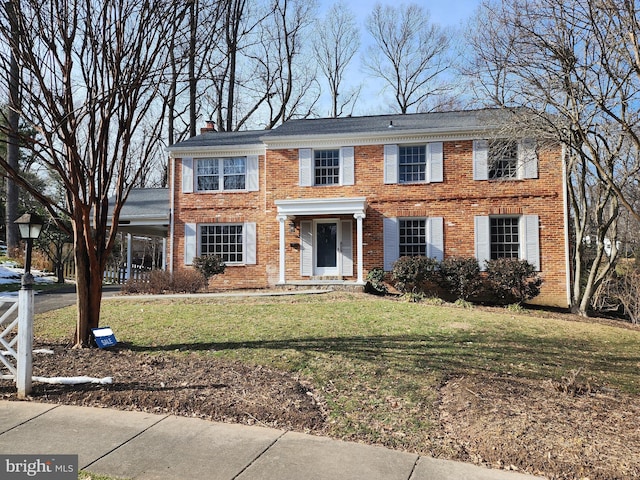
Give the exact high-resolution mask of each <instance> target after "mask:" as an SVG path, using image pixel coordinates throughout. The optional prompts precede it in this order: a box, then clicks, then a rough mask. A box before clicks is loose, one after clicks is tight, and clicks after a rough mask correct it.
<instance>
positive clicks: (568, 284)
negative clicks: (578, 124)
mask: <svg viewBox="0 0 640 480" xmlns="http://www.w3.org/2000/svg"><path fill="white" fill-rule="evenodd" d="M562 206H563V210H564V211H563V214H564V257H565V281H566V289H567V290H566V294H567V306H568V307H569V308H571V307H572V305H571V255H570V250H569V192H568V190H567V149H566V145H565V144H564V143H563V144H562Z"/></svg>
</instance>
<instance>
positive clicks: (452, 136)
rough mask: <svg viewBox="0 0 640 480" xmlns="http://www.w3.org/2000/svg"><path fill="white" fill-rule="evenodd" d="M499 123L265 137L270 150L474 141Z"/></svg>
mask: <svg viewBox="0 0 640 480" xmlns="http://www.w3.org/2000/svg"><path fill="white" fill-rule="evenodd" d="M497 128H498V127H496V126H487V127H483V128H478V129H473V130H470V129H458V130H455V129H451V128H442V129H429V131H428V132H425V131H424V130H402V131H395V132H394V131H393V129H390V131H389V132H388V133H387V132H385V133H384V134H381V133H379V132H375V133H369V134H359V135H354V134H337V135H336V134H333V135H330V134H319V135H287V136H281V137H277V136H268V137H263V138H262V140H263V141H264V142H265V145H266V148H267V149H268V150H276V149H283V148H301V147H310V146H316V147H325V146H327V147H328V146H334V147H340V146H345V145H349V146H351V145H354V146H355V145H384V144H390V143H419V142H425V143H426V142H437V141H455V140H474V139H477V138H481V137H482V136H487V134H489V133H491V132H495V131H497Z"/></svg>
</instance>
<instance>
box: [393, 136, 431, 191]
mask: <svg viewBox="0 0 640 480" xmlns="http://www.w3.org/2000/svg"><path fill="white" fill-rule="evenodd" d="M398 168H399V171H398V174H399V181H400V183H412V182H424V181H425V178H426V176H425V172H426V169H427V147H426V145H414V146H408V147H404V146H400V147H398Z"/></svg>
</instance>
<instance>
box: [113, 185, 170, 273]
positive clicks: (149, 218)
mask: <svg viewBox="0 0 640 480" xmlns="http://www.w3.org/2000/svg"><path fill="white" fill-rule="evenodd" d="M110 203H111V204H113V199H112V201H111V202H110ZM111 208H113V207H111ZM170 212H171V210H170V207H169V189H168V188H135V189H133V190H131V192H130V193H129V196H128V197H127V200H126V202H125V203H124V205H123V207H122V210H121V211H120V218H119V220H118V231H119V232H122V233H124V234H126V237H127V265H126V278H131V263H132V255H133V249H132V244H133V236H134V235H136V236H144V237H159V238H162V259H163V261H162V265H163V269H165V268H166V265H167V238H168V235H169V223H170V218H171V213H170ZM109 216H110V218H111V212H110V215H109Z"/></svg>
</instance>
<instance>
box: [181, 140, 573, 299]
mask: <svg viewBox="0 0 640 480" xmlns="http://www.w3.org/2000/svg"><path fill="white" fill-rule="evenodd" d="M314 147H315V145H313V144H309V145H308V148H314ZM173 156H174V157H175V158H174V159H173V168H172V171H173V175H172V180H173V181H172V187H171V188H172V195H173V203H172V206H173V231H174V234H173V238H172V239H170V252H171V259H170V263H171V264H172V268H173V269H179V268H185V236H184V232H185V224H189V223H191V224H202V223H206V224H211V223H244V222H255V225H256V239H255V240H256V252H255V253H256V257H255V264H251V265H238V266H228V267H227V269H226V271H225V273H224V275H221V276H220V277H218V278H216V279H215V283H216V287H218V288H228V289H235V288H264V287H271V286H274V285H276V284H277V283H278V281H279V278H280V275H281V272H280V268H279V258H280V257H279V255H280V246H281V245H284V247H285V265H286V271H285V272H284V276H285V277H286V281H295V280H303V279H305V278H306V279H309V277H303V276H301V253H300V243H301V238H300V226H301V222H304V221H305V220H312V219H316V220H317V219H318V216H316V215H314V216H309V217H304V216H296V217H295V219H287V221H286V222H285V229H284V230H285V238H284V242H281V239H280V222H279V221H278V219H277V215H278V207H277V205H276V202H277V201H279V200H287V199H301V200H302V199H321V198H353V197H364V198H365V199H366V206H367V208H366V218H364V220H363V222H362V228H363V235H362V258H363V265H362V269H363V271H364V277H365V278H366V274H367V272H368V271H369V270H370V269H372V268H374V267H382V266H383V263H384V238H383V219H384V218H388V217H393V218H401V217H441V218H442V219H443V229H444V232H443V239H444V256H445V257H472V256H474V254H475V240H474V238H475V233H476V232H475V231H474V228H475V226H474V217H476V216H491V215H514V216H523V215H537V216H538V218H539V259H540V273H541V276H542V277H543V279H544V284H543V286H542V293H541V295H540V297H538V299H537V300H536V301H537V302H538V303H543V304H547V305H557V306H565V307H566V306H567V271H566V263H567V260H566V258H567V257H566V242H565V221H566V219H565V201H564V195H563V191H564V187H563V169H562V158H561V149H560V147H539V148H538V175H537V178H530V179H524V180H493V181H492V180H474V179H473V141H472V140H471V139H464V140H452V141H449V140H445V141H444V142H443V169H442V174H443V181H442V182H436V183H411V184H385V183H384V145H383V144H382V143H380V144H369V145H357V144H356V145H355V146H354V169H353V172H354V180H355V181H354V182H353V183H354V184H353V185H344V186H337V185H331V186H310V187H309V186H307V187H302V186H300V185H299V149H298V148H290V149H271V148H269V146H268V144H267V146H265V150H264V153H263V154H262V155H260V156H259V159H258V165H259V168H258V172H259V175H258V185H259V189H258V191H247V192H237V191H234V192H217V193H210V192H208V193H198V192H196V193H183V192H182V188H181V185H182V169H181V165H182V158H181V157H179V156H178V155H177V154H176V153H174V154H173ZM194 157H197V155H194ZM328 217H331V218H340V219H344V220H351V221H352V229H353V230H352V235H351V237H352V238H353V276H352V277H349V278H343V280H347V281H356V280H357V274H356V271H357V267H358V266H357V255H356V254H357V249H358V244H357V242H356V236H357V232H356V220H355V219H354V217H353V215H328ZM187 268H189V267H187Z"/></svg>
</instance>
